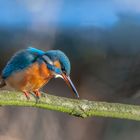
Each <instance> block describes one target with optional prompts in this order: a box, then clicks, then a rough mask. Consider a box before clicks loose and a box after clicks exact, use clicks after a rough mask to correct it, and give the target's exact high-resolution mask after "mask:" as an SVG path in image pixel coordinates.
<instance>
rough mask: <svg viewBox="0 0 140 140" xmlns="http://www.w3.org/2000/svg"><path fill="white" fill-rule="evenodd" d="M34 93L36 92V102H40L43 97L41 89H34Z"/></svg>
mask: <svg viewBox="0 0 140 140" xmlns="http://www.w3.org/2000/svg"><path fill="white" fill-rule="evenodd" d="M34 94H35V99H36V103H38V102H39V99H40V97H41V93H40V92H39V90H36V91H34Z"/></svg>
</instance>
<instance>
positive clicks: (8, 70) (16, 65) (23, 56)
mask: <svg viewBox="0 0 140 140" xmlns="http://www.w3.org/2000/svg"><path fill="white" fill-rule="evenodd" d="M43 53H44V52H43V51H41V50H38V49H35V48H31V47H30V48H28V49H26V50H21V51H19V52H17V53H16V54H15V55H14V56H13V57H12V58H11V59H10V61H9V62H8V63H7V65H6V67H5V68H4V70H3V71H2V78H3V79H6V78H8V77H9V76H10V75H11V74H12V73H14V72H17V71H21V70H23V69H25V68H27V67H28V66H30V65H31V64H32V63H33V62H34V61H36V58H37V57H38V56H40V55H42V54H43Z"/></svg>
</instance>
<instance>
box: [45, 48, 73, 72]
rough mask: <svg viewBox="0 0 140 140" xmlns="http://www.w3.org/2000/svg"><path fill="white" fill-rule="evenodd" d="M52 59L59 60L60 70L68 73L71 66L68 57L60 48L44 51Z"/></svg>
mask: <svg viewBox="0 0 140 140" xmlns="http://www.w3.org/2000/svg"><path fill="white" fill-rule="evenodd" d="M45 54H46V55H47V56H48V57H49V58H50V59H51V60H52V61H55V60H59V62H60V64H61V69H62V71H64V72H66V74H67V75H69V74H70V70H71V66H70V61H69V59H68V57H67V56H66V55H65V54H64V53H63V52H62V51H60V50H50V51H47V52H46V53H45Z"/></svg>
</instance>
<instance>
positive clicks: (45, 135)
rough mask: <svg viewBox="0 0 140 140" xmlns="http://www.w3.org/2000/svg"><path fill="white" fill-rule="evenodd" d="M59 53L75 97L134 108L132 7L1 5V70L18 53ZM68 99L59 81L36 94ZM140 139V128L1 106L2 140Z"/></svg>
mask: <svg viewBox="0 0 140 140" xmlns="http://www.w3.org/2000/svg"><path fill="white" fill-rule="evenodd" d="M28 46H33V47H36V48H39V49H42V50H44V51H47V50H50V49H60V50H62V51H64V52H65V53H66V54H67V56H68V57H69V58H70V61H71V65H72V71H71V78H72V80H73V82H74V83H75V86H76V87H77V89H78V91H79V94H80V96H81V98H83V99H88V100H98V101H108V102H121V103H129V104H140V97H139V96H140V2H139V1H138V0H106V1H105V0H76V1H75V0H39V1H34V0H22V1H19V0H11V1H10V0H4V1H2V0H0V71H2V69H3V68H4V66H5V65H6V63H7V61H8V60H9V58H10V57H11V56H12V55H13V54H14V53H15V52H16V51H18V50H21V49H24V48H27V47H28ZM42 90H43V91H44V92H48V93H51V94H53V95H57V96H65V97H68V98H73V96H72V95H71V92H70V90H69V89H68V87H67V85H66V84H65V83H64V81H63V80H61V79H53V80H51V81H50V82H49V84H47V86H45V87H44V88H43V89H42ZM112 139H113V140H132V139H133V140H139V139H140V123H139V122H135V121H128V120H119V119H111V118H101V117H92V118H87V119H81V118H76V117H72V116H69V115H67V114H64V113H59V112H54V111H49V110H48V111H46V110H42V109H36V108H23V107H1V108H0V140H112Z"/></svg>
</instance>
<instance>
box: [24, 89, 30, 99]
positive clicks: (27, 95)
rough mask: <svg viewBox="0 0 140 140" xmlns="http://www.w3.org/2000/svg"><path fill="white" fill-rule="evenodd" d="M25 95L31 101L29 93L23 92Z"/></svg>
mask: <svg viewBox="0 0 140 140" xmlns="http://www.w3.org/2000/svg"><path fill="white" fill-rule="evenodd" d="M23 93H24V95H25V96H26V98H27V100H30V96H29V93H28V92H27V91H23Z"/></svg>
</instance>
